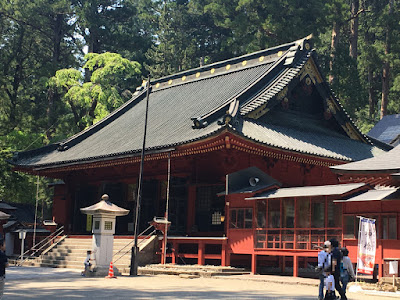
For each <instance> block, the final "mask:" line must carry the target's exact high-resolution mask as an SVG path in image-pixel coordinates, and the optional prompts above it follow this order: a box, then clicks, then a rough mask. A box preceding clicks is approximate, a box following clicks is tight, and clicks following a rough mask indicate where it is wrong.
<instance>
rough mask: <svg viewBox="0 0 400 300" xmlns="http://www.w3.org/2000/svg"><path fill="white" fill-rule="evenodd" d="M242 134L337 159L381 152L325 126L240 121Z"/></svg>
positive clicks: (277, 146)
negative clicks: (304, 127) (308, 127)
mask: <svg viewBox="0 0 400 300" xmlns="http://www.w3.org/2000/svg"><path fill="white" fill-rule="evenodd" d="M242 133H243V135H244V136H246V137H248V138H250V139H252V140H254V141H257V142H260V143H263V144H266V145H269V146H272V147H276V148H279V149H286V150H291V151H296V152H299V153H305V154H310V155H317V156H321V157H327V158H334V159H339V160H348V161H352V160H359V159H362V158H364V157H371V156H375V155H379V154H381V153H384V151H383V150H381V149H379V148H378V147H374V146H371V145H369V144H365V143H362V142H359V141H355V140H352V139H349V138H346V137H345V136H342V135H339V134H335V133H334V132H333V131H328V130H326V131H325V133H324V132H323V131H321V130H314V131H312V130H301V129H298V128H288V127H285V126H282V125H273V124H265V123H258V122H255V121H253V120H245V121H244V122H243V129H242Z"/></svg>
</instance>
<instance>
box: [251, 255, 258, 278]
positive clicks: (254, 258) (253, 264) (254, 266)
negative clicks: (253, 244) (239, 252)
mask: <svg viewBox="0 0 400 300" xmlns="http://www.w3.org/2000/svg"><path fill="white" fill-rule="evenodd" d="M256 273H257V254H254V253H253V254H252V255H251V274H253V275H254V274H256Z"/></svg>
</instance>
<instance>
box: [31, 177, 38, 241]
mask: <svg viewBox="0 0 400 300" xmlns="http://www.w3.org/2000/svg"><path fill="white" fill-rule="evenodd" d="M38 202H39V176H37V180H36V207H35V224H33V244H32V247H35V244H36V223H37V210H38Z"/></svg>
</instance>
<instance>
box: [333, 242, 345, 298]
mask: <svg viewBox="0 0 400 300" xmlns="http://www.w3.org/2000/svg"><path fill="white" fill-rule="evenodd" d="M329 241H330V242H331V246H332V252H331V257H332V264H331V265H332V274H333V277H334V279H335V288H336V290H337V291H338V293H339V295H340V299H341V300H347V297H346V293H345V291H344V290H343V288H342V285H341V284H340V263H341V261H342V253H341V251H340V249H339V242H338V241H337V240H336V239H331V240H329Z"/></svg>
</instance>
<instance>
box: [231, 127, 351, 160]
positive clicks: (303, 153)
mask: <svg viewBox="0 0 400 300" xmlns="http://www.w3.org/2000/svg"><path fill="white" fill-rule="evenodd" d="M230 132H231V133H233V134H235V135H237V136H240V137H242V138H244V139H245V140H248V141H251V142H253V143H256V144H259V145H262V146H267V147H269V148H272V149H275V150H280V151H282V150H283V151H285V152H290V153H293V154H298V155H307V156H311V157H312V158H317V159H324V160H330V161H331V162H330V163H331V164H335V163H346V162H349V161H352V159H351V158H339V157H333V156H328V155H318V154H316V153H312V152H309V151H300V150H297V149H293V148H290V147H281V146H278V145H275V144H273V143H267V142H264V141H261V140H258V139H255V138H253V137H251V136H248V135H245V134H243V133H242V132H239V131H235V130H232V129H231V130H230Z"/></svg>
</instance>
